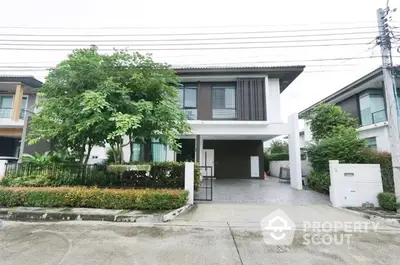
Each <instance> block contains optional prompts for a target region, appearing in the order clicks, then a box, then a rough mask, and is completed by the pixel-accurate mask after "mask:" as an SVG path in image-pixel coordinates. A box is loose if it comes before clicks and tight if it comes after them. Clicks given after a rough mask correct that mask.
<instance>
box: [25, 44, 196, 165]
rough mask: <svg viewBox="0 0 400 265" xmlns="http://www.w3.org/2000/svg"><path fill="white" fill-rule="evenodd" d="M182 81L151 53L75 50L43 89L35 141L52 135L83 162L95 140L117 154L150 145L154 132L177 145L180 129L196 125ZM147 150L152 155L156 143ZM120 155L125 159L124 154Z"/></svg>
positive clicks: (31, 140)
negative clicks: (182, 103) (181, 94)
mask: <svg viewBox="0 0 400 265" xmlns="http://www.w3.org/2000/svg"><path fill="white" fill-rule="evenodd" d="M177 84H178V79H177V77H176V75H175V73H174V71H173V70H172V69H170V67H169V66H168V65H166V64H160V63H156V62H154V61H153V60H152V58H151V56H150V55H140V54H138V53H133V54H129V53H127V52H125V51H116V52H114V53H113V54H110V55H107V54H99V53H98V52H97V47H96V46H92V47H91V48H89V49H78V50H75V51H74V52H73V53H72V54H71V55H70V56H69V58H68V59H67V60H64V61H62V62H61V63H60V64H58V65H57V67H56V68H55V69H53V70H51V71H50V73H49V76H48V78H47V80H46V82H45V84H44V86H43V88H42V89H41V91H40V96H41V97H42V98H44V99H43V100H42V101H40V103H39V105H38V108H39V109H40V112H39V113H38V114H37V115H35V116H34V117H33V119H32V123H31V132H30V135H29V136H28V139H29V143H36V142H37V141H39V140H41V139H52V140H53V142H54V143H55V144H54V147H55V148H56V149H57V150H65V151H70V152H73V153H75V154H77V157H78V158H79V161H80V162H81V163H87V161H88V158H89V156H88V155H87V154H89V153H90V151H91V149H92V148H93V146H95V145H96V146H105V145H106V143H108V144H110V145H111V148H112V150H113V151H114V152H115V153H116V154H119V153H121V150H122V147H123V146H124V145H127V144H130V145H131V150H133V148H132V147H133V144H134V143H135V142H142V143H145V144H146V145H147V146H149V143H151V139H152V138H155V139H158V140H159V142H160V143H161V144H165V145H169V146H171V147H173V148H174V149H177V148H178V147H179V146H178V144H177V139H178V137H179V135H181V134H185V133H187V132H189V131H190V127H189V125H188V124H187V121H186V116H185V114H184V112H183V111H182V110H181V109H180V108H179V105H178V91H177V89H176V86H177ZM124 135H128V136H129V142H127V143H124V142H123V137H124ZM147 150H148V151H147V156H146V160H147V161H150V160H151V146H150V148H147ZM131 155H132V152H131ZM115 157H116V159H117V160H118V161H115V162H117V163H121V162H122V156H121V155H118V156H115Z"/></svg>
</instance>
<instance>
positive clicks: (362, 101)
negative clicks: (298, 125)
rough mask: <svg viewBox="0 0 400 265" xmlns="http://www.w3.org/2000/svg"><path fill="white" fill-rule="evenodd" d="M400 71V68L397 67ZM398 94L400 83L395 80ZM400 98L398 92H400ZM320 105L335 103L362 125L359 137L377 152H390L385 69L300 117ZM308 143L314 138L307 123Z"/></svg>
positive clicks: (337, 93)
mask: <svg viewBox="0 0 400 265" xmlns="http://www.w3.org/2000/svg"><path fill="white" fill-rule="evenodd" d="M397 68H398V69H400V67H397ZM396 86H397V89H398V90H397V91H399V88H400V80H399V79H398V78H397V79H396ZM398 95H399V92H398ZM321 103H332V104H336V105H338V106H340V107H341V108H342V109H343V110H344V111H346V112H348V113H350V114H351V116H352V117H354V118H356V119H357V120H358V123H359V125H360V128H359V129H358V131H359V136H360V138H362V139H367V141H368V146H369V147H371V148H374V149H376V150H378V151H389V152H390V143H389V131H388V121H387V107H386V101H385V93H384V89H383V74H382V68H378V69H376V70H374V71H372V72H370V73H369V74H367V75H365V76H363V77H361V78H360V79H358V80H356V81H354V82H353V83H351V84H349V85H347V86H346V87H344V88H342V89H340V90H339V91H337V92H335V93H334V94H332V95H330V96H328V97H326V98H325V99H323V100H321V101H319V102H318V103H316V104H314V105H312V106H310V107H308V108H307V109H305V110H303V111H301V112H300V113H299V116H300V118H304V117H305V116H306V114H307V113H308V112H309V111H310V110H311V109H312V108H314V107H315V106H317V105H319V104H321ZM304 126H305V127H304V131H305V141H310V140H311V139H312V135H311V132H310V129H309V125H308V122H307V121H305V123H304Z"/></svg>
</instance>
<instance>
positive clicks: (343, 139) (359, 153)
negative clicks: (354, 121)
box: [307, 128, 365, 172]
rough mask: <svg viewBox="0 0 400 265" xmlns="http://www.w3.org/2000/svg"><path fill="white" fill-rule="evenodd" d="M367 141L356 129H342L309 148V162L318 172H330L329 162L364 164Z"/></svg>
mask: <svg viewBox="0 0 400 265" xmlns="http://www.w3.org/2000/svg"><path fill="white" fill-rule="evenodd" d="M364 147H365V140H363V139H359V138H358V135H357V131H355V130H354V129H352V128H350V129H346V128H340V131H339V130H337V134H335V135H333V136H331V137H329V138H326V139H323V140H321V141H320V142H319V143H318V144H316V145H311V146H309V147H308V148H307V155H308V160H309V161H310V163H311V166H312V168H313V170H314V171H316V172H329V160H339V162H340V163H349V164H357V163H364V160H365V157H364V153H363V150H364Z"/></svg>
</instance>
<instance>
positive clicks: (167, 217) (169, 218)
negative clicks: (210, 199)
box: [162, 204, 193, 222]
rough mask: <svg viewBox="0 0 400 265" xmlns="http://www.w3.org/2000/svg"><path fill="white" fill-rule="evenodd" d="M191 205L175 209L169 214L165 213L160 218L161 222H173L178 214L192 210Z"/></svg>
mask: <svg viewBox="0 0 400 265" xmlns="http://www.w3.org/2000/svg"><path fill="white" fill-rule="evenodd" d="M192 207H193V204H189V205H185V206H182V207H181V208H178V209H175V210H173V211H170V212H169V213H166V214H164V215H163V216H162V221H163V222H170V221H172V220H174V219H175V218H176V217H178V216H179V215H180V214H183V213H185V212H187V211H189V210H190V209H192Z"/></svg>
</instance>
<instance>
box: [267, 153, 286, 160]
mask: <svg viewBox="0 0 400 265" xmlns="http://www.w3.org/2000/svg"><path fill="white" fill-rule="evenodd" d="M285 160H289V154H288V153H274V154H269V155H268V161H285Z"/></svg>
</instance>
